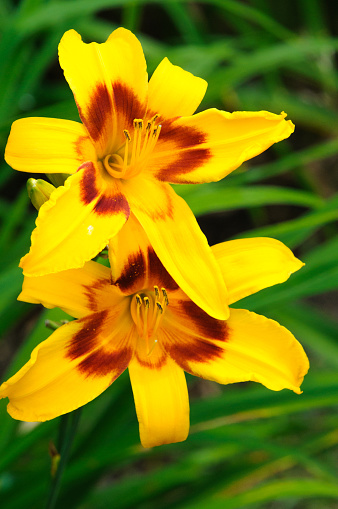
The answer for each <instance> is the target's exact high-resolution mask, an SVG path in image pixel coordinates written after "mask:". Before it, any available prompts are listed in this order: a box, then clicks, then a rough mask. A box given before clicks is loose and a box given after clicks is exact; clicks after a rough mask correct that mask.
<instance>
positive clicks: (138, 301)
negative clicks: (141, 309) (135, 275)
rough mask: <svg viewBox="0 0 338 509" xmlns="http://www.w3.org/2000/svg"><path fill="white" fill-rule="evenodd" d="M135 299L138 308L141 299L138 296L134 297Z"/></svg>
mask: <svg viewBox="0 0 338 509" xmlns="http://www.w3.org/2000/svg"><path fill="white" fill-rule="evenodd" d="M135 299H136V304H137V305H138V306H141V305H142V300H141V297H140V296H139V294H137V295H135Z"/></svg>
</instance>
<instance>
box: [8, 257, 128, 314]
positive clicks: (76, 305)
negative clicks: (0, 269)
mask: <svg viewBox="0 0 338 509" xmlns="http://www.w3.org/2000/svg"><path fill="white" fill-rule="evenodd" d="M18 300H20V301H23V302H30V303H32V304H42V305H43V306H45V307H46V308H53V307H59V308H61V309H63V310H64V311H65V312H66V313H68V314H69V315H71V316H73V317H75V318H82V317H83V316H86V315H88V314H89V313H93V312H97V311H102V310H104V309H109V308H112V307H113V306H115V305H116V304H117V303H118V302H119V301H120V300H121V295H120V294H119V292H117V291H116V288H115V287H114V286H112V284H111V273H110V269H109V268H108V267H104V266H103V265H101V264H100V263H96V262H92V261H90V262H87V263H85V265H84V266H83V267H82V268H81V269H70V270H64V271H62V272H57V273H55V274H47V275H45V276H40V277H29V276H26V277H25V278H24V282H23V286H22V292H21V293H20V295H19V297H18Z"/></svg>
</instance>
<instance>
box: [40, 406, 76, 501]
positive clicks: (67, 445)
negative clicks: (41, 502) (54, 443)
mask: <svg viewBox="0 0 338 509" xmlns="http://www.w3.org/2000/svg"><path fill="white" fill-rule="evenodd" d="M81 410H82V409H81V408H78V409H77V410H74V412H70V413H69V414H65V415H62V416H61V420H60V427H59V436H58V450H59V451H60V461H59V463H58V466H57V470H56V472H55V475H54V476H53V477H52V482H51V487H50V492H49V497H48V501H47V504H46V509H54V507H55V504H56V502H57V499H58V496H59V493H60V488H61V479H62V475H63V471H64V469H65V467H66V464H67V461H68V457H69V453H70V449H71V446H72V443H73V440H74V437H75V434H76V430H77V427H78V424H79V420H80V416H81Z"/></svg>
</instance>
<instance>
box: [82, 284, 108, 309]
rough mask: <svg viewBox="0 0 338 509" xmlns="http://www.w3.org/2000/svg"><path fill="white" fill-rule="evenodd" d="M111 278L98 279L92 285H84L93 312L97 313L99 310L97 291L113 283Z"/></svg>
mask: <svg viewBox="0 0 338 509" xmlns="http://www.w3.org/2000/svg"><path fill="white" fill-rule="evenodd" d="M111 284H112V283H111V280H110V279H109V280H107V279H98V280H97V281H96V282H95V283H94V284H92V285H83V288H84V294H85V296H86V298H87V299H88V307H89V309H90V310H91V311H92V312H93V313H96V312H97V311H98V297H97V291H98V290H101V289H102V288H104V287H105V286H108V285H111Z"/></svg>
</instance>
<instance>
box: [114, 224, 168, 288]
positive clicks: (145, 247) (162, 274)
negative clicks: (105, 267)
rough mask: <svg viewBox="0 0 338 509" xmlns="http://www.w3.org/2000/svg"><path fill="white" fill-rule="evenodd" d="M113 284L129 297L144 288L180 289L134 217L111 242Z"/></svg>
mask: <svg viewBox="0 0 338 509" xmlns="http://www.w3.org/2000/svg"><path fill="white" fill-rule="evenodd" d="M109 259H110V266H111V268H112V282H113V284H114V285H116V286H117V287H118V288H119V289H120V291H121V292H122V293H124V294H126V295H131V294H133V293H136V292H141V291H142V290H145V289H147V288H148V289H149V288H150V289H153V288H154V286H157V287H158V288H162V287H163V288H165V289H166V290H167V291H170V292H171V291H175V290H178V285H177V283H176V282H175V281H174V280H173V278H172V277H171V276H170V274H169V273H168V271H167V270H166V269H165V268H164V267H163V265H162V263H161V262H160V260H159V258H158V256H157V255H156V253H155V251H154V249H153V247H152V245H151V244H150V242H149V240H148V237H147V235H146V233H145V231H144V229H143V228H142V226H141V225H140V223H139V221H138V220H137V219H136V217H135V216H134V214H130V217H129V219H128V221H127V222H126V224H125V225H124V226H123V228H121V230H120V231H119V233H118V234H117V235H115V237H113V238H112V239H111V240H110V241H109Z"/></svg>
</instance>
